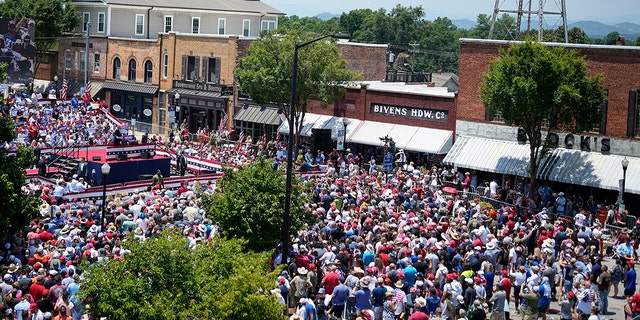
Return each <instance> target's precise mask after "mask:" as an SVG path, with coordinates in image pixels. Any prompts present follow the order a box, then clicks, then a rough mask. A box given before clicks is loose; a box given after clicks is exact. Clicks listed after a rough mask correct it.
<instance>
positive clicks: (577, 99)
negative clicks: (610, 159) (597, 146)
mask: <svg viewBox="0 0 640 320" xmlns="http://www.w3.org/2000/svg"><path fill="white" fill-rule="evenodd" d="M483 78H484V79H483V82H482V85H481V87H480V97H481V99H482V102H483V103H484V105H485V108H486V109H487V111H488V112H489V113H490V114H493V115H495V114H497V113H500V114H502V116H503V117H504V120H505V123H506V124H508V125H513V126H518V127H521V128H522V129H523V130H524V132H525V133H526V137H527V140H528V142H529V148H530V163H529V176H530V177H531V185H532V187H531V190H532V192H535V191H534V190H536V173H537V171H538V166H539V164H540V161H541V160H542V159H543V158H544V156H545V155H546V154H547V153H548V151H549V150H550V148H551V144H550V141H549V135H548V133H549V132H550V131H551V130H557V129H560V130H566V131H571V132H581V131H585V130H587V129H589V128H593V125H594V124H596V123H599V122H600V115H601V113H600V112H599V110H600V107H601V105H602V103H603V102H604V101H605V99H606V96H605V92H604V90H603V89H602V88H601V87H600V86H599V83H600V80H601V76H600V75H596V76H593V77H589V75H588V74H587V67H586V64H585V62H584V60H583V59H582V58H581V57H578V56H577V53H576V51H571V50H566V49H564V48H559V47H557V48H553V49H549V48H547V47H545V46H544V45H542V44H540V43H537V42H532V41H530V40H527V41H525V42H523V43H522V44H518V45H513V46H511V47H509V48H508V49H507V50H501V51H500V57H499V59H496V60H494V61H492V62H491V64H490V65H489V71H488V72H487V73H486V74H484V76H483ZM547 123H548V125H547ZM543 130H547V135H545V136H544V137H543V135H542V131H543Z"/></svg>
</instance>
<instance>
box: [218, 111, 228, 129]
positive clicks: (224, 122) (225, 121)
mask: <svg viewBox="0 0 640 320" xmlns="http://www.w3.org/2000/svg"><path fill="white" fill-rule="evenodd" d="M223 114H224V116H222V118H220V124H219V125H218V131H222V130H223V129H224V128H225V124H226V123H227V120H229V117H227V113H226V112H223Z"/></svg>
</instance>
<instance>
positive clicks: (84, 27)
mask: <svg viewBox="0 0 640 320" xmlns="http://www.w3.org/2000/svg"><path fill="white" fill-rule="evenodd" d="M90 18H91V14H90V13H89V12H83V13H82V32H87V26H88V25H89V22H91V21H89V19H90Z"/></svg>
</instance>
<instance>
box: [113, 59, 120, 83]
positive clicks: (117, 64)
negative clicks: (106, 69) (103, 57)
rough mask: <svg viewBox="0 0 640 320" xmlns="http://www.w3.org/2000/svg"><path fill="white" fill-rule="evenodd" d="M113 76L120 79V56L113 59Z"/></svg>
mask: <svg viewBox="0 0 640 320" xmlns="http://www.w3.org/2000/svg"><path fill="white" fill-rule="evenodd" d="M113 78H114V79H116V80H120V58H118V57H116V58H115V59H113Z"/></svg>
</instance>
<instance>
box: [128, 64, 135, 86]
mask: <svg viewBox="0 0 640 320" xmlns="http://www.w3.org/2000/svg"><path fill="white" fill-rule="evenodd" d="M129 81H134V82H135V81H136V60H134V59H131V60H129Z"/></svg>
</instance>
